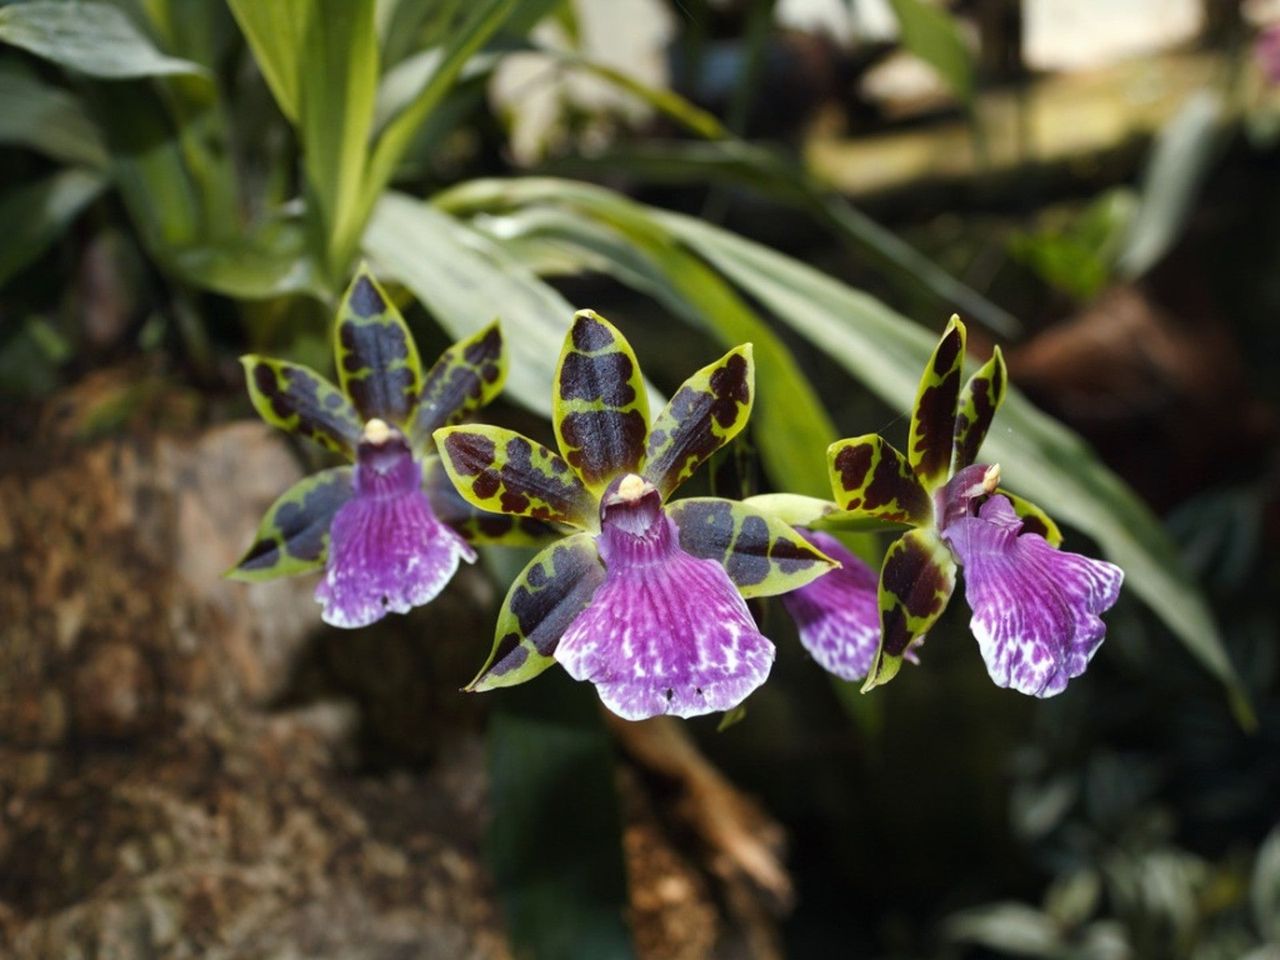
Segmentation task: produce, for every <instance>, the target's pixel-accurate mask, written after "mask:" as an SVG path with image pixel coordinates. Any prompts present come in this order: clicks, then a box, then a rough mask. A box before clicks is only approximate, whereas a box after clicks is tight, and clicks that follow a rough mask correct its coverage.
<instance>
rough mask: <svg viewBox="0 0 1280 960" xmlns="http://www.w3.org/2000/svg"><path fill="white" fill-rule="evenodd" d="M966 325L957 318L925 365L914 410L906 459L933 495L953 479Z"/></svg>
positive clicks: (945, 331) (948, 327)
mask: <svg viewBox="0 0 1280 960" xmlns="http://www.w3.org/2000/svg"><path fill="white" fill-rule="evenodd" d="M964 339H965V329H964V324H963V323H961V322H960V318H959V317H957V316H955V315H954V314H953V315H952V317H951V321H950V322H949V323H948V324H947V328H946V329H945V330H943V331H942V338H941V339H940V340H939V341H938V345H937V347H935V348H934V351H933V354H932V355H931V356H930V357H929V362H928V363H927V364H925V368H924V373H923V374H922V375H921V377H920V386H919V387H918V388H917V390H916V402H915V403H914V404H912V406H911V433H910V435H909V437H908V439H907V458H908V460H909V461H910V462H911V469H912V470H914V471H915V474H916V477H917V478H919V480H920V482H921V483H922V484H923V485H924V488H925V489H926V490H928V491H930V492H932V491H933V490H935V489H937V488H938V487H939V486H941V485H942V484H944V483H946V482H947V478H948V477H949V476H950V475H951V446H952V443H953V440H954V437H955V432H956V403H957V402H958V400H959V397H960V371H961V368H962V367H963V366H964Z"/></svg>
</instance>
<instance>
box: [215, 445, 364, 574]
mask: <svg viewBox="0 0 1280 960" xmlns="http://www.w3.org/2000/svg"><path fill="white" fill-rule="evenodd" d="M354 472H355V469H354V468H353V467H333V468H332V469H329V470H321V471H320V472H319V473H314V474H312V475H311V476H309V477H303V478H302V479H301V480H299V481H298V482H297V483H295V484H294V485H293V486H292V487H290V488H289V489H288V490H286V491H285V492H284V493H283V494H281V495H280V497H279V498H277V500H276V502H275V503H273V504H272V505H271V506H270V507H269V508H268V510H267V513H266V515H265V516H264V517H263V518H262V523H261V524H260V525H259V526H258V532H257V533H256V534H254V537H253V545H252V546H250V547H249V549H248V550H247V551H245V555H244V556H243V557H241V558H240V562H239V563H237V564H236V565H235V566H234V567H232V568H231V569H230V570H228V571H227V573H226V576H227V577H229V578H231V579H232V580H274V579H275V578H276V577H288V576H292V575H293V574H295V573H306V572H307V571H309V570H318V569H319V568H320V567H323V566H324V561H325V557H326V555H327V553H328V549H329V525H330V524H331V523H333V518H334V515H335V514H336V513H337V512H338V510H339V509H340V508H341V507H342V505H343V504H344V503H346V502H347V501H348V500H350V499H351V496H352V494H353V492H354V491H353V489H352V480H351V478H352V474H353V473H354Z"/></svg>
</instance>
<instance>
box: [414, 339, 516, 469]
mask: <svg viewBox="0 0 1280 960" xmlns="http://www.w3.org/2000/svg"><path fill="white" fill-rule="evenodd" d="M506 381H507V351H506V342H505V340H504V339H503V337H502V328H501V327H500V326H499V325H498V321H496V320H495V321H494V322H493V323H491V324H489V326H487V327H485V328H484V329H483V330H481V331H480V332H479V333H477V334H475V335H473V336H471V337H468V338H467V339H465V340H460V341H458V342H457V343H455V344H454V345H453V346H451V347H449V348H448V349H447V350H445V352H444V353H442V354H440V357H439V359H437V360H436V362H435V363H434V364H432V365H431V369H430V370H428V371H427V374H426V376H425V377H423V380H422V393H421V395H420V396H419V399H418V412H417V413H416V414H414V418H413V438H412V439H413V447H414V449H415V450H425V449H428V448H431V447H433V446H434V441H433V440H432V439H431V435H432V434H433V433H434V432H435V431H436V430H438V429H439V428H440V427H443V426H447V425H449V424H453V423H457V422H458V421H460V420H462V419H463V418H465V417H466V416H468V415H469V414H471V413H473V412H474V411H476V410H479V409H480V408H481V407H485V406H488V405H489V403H490V402H492V401H493V400H494V399H495V398H496V397H497V396H498V394H499V393H501V392H502V387H503V384H505V383H506Z"/></svg>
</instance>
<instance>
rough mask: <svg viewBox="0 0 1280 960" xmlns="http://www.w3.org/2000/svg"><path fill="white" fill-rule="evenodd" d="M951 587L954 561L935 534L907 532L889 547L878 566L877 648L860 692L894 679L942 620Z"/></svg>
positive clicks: (917, 531)
mask: <svg viewBox="0 0 1280 960" xmlns="http://www.w3.org/2000/svg"><path fill="white" fill-rule="evenodd" d="M955 586H956V563H955V560H954V559H953V558H952V556H951V551H950V550H949V549H948V548H947V545H946V544H945V543H943V542H942V541H941V540H940V539H939V538H938V535H937V534H936V533H935V532H934V531H933V530H909V531H907V532H906V533H904V534H903V535H902V536H901V537H899V538H898V539H897V540H895V541H894V542H893V543H892V544H891V545H890V546H889V549H888V551H887V552H886V553H885V555H884V564H883V565H882V566H881V567H880V589H879V602H880V648H879V649H878V650H877V651H876V656H875V659H874V660H873V661H872V663H871V671H870V672H869V673H868V674H867V679H866V682H864V683H863V685H862V692H863V693H866V692H867V691H868V690H870V689H872V688H873V687H878V686H880V685H881V684H884V683H888V682H889V681H890V680H892V679H893V678H894V676H896V675H897V673H898V668H899V667H901V666H902V659H903V656H904V654H906V652H907V648H909V647H910V646H911V644H912V642H913V641H914V640H916V639H917V638H919V637H923V636H924V635H925V634H926V633H928V632H929V630H930V629H931V628H932V627H933V625H934V623H936V622H937V619H938V617H940V616H942V611H944V610H945V609H946V608H947V601H949V600H950V599H951V594H952V591H954V590H955Z"/></svg>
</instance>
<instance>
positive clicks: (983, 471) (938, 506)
mask: <svg viewBox="0 0 1280 960" xmlns="http://www.w3.org/2000/svg"><path fill="white" fill-rule="evenodd" d="M999 486H1000V464H998V463H993V464H991V465H990V466H988V465H986V464H982V463H975V464H973V465H972V466H968V467H965V468H964V469H963V470H961V471H959V472H958V473H957V474H956V475H955V476H954V477H952V478H951V479H950V480H949V481H947V482H946V483H945V484H943V485H942V486H941V487H939V488H938V490H937V492H936V493H935V494H934V514H935V516H936V517H937V526H938V532H939V533H941V532H942V531H944V530H946V529H947V527H948V526H950V525H951V524H952V523H954V522H955V521H957V520H959V519H961V518H962V517H968V516H972V515H973V513H974V501H976V500H978V499H979V498H981V497H987V496H990V495H991V494H993V493H995V492H996V488H998V487H999Z"/></svg>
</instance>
